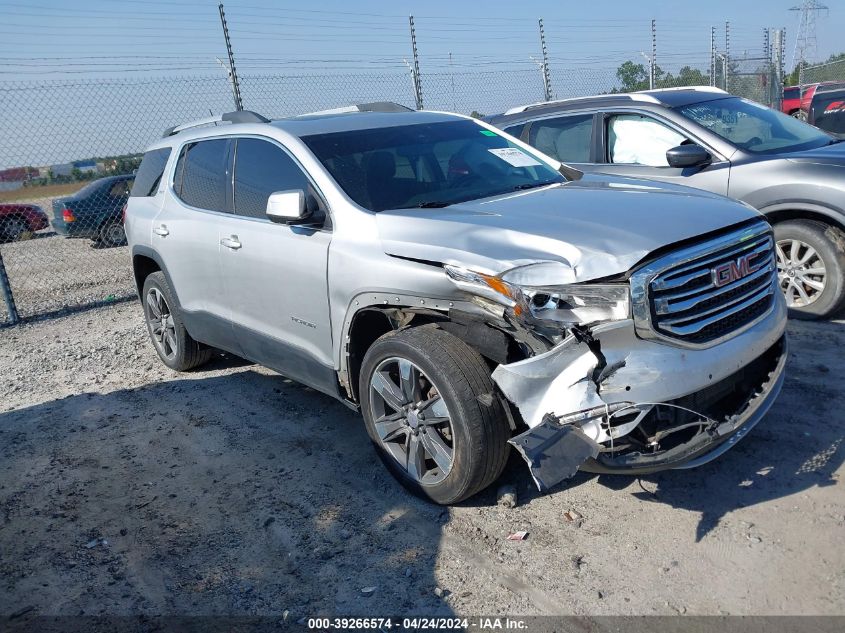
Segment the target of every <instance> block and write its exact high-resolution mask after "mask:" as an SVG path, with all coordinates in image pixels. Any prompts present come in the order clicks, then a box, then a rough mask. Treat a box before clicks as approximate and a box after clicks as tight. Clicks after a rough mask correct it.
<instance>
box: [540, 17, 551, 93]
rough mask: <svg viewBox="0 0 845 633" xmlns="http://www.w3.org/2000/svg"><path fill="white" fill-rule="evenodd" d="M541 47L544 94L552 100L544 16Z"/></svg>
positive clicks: (541, 19) (541, 25)
mask: <svg viewBox="0 0 845 633" xmlns="http://www.w3.org/2000/svg"><path fill="white" fill-rule="evenodd" d="M540 48H541V49H542V52H543V66H542V70H543V94H544V95H545V98H546V101H551V100H552V76H551V73H550V72H549V52H548V50H547V49H546V33H545V31H543V18H540Z"/></svg>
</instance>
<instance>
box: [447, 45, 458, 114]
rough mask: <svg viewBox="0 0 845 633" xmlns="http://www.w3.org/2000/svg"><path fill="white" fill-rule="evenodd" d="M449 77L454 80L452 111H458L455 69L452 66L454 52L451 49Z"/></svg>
mask: <svg viewBox="0 0 845 633" xmlns="http://www.w3.org/2000/svg"><path fill="white" fill-rule="evenodd" d="M449 78H450V80H451V82H452V112H457V111H458V106H457V105H456V104H455V70H454V68H452V52H451V51H449Z"/></svg>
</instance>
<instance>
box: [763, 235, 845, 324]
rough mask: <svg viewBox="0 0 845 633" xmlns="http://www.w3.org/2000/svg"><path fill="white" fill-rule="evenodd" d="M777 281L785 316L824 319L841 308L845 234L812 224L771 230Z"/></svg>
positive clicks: (844, 300)
mask: <svg viewBox="0 0 845 633" xmlns="http://www.w3.org/2000/svg"><path fill="white" fill-rule="evenodd" d="M774 230H775V242H776V244H777V249H776V250H777V260H778V279H779V281H780V286H781V290H783V292H784V294H785V295H786V300H787V306H788V307H789V316H790V317H792V318H795V319H825V318H829V317H831V316H833V315H834V314H836V313H837V312H838V311H839V310H841V309H843V307H845V234H843V232H842V231H840V230H839V229H838V228H836V227H833V226H830V225H828V224H825V223H823V222H818V221H816V220H787V221H785V222H778V223H777V224H775V226H774Z"/></svg>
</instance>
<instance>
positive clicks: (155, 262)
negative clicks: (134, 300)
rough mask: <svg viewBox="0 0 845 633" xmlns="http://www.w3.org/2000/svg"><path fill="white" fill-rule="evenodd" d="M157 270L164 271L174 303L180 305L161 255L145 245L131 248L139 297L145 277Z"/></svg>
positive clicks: (133, 270)
mask: <svg viewBox="0 0 845 633" xmlns="http://www.w3.org/2000/svg"><path fill="white" fill-rule="evenodd" d="M159 271H160V272H162V273H164V276H165V278H167V284H168V285H169V286H170V290H171V292H173V297H174V299H175V300H176V304H177V306H179V307H181V305H180V304H179V296H178V294H177V293H176V288H175V287H174V285H173V280H172V279H171V278H170V275H169V274H168V272H167V266H165V265H164V262H163V261H162V259H161V256H160V255H159V254H158V253H157V252H156V251H154V250H153V249H151V248H147V247H145V246H135V247H134V248H133V249H132V274H133V276H134V278H135V287H136V289H137V290H138V296H139V297H141V295H142V293H143V291H144V282H145V281H146V279H147V277H149V276H150V275H151V274H152V273H154V272H159Z"/></svg>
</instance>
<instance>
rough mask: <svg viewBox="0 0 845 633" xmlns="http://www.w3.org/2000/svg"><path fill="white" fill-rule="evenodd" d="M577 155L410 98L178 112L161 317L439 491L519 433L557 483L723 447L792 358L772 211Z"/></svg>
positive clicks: (181, 365)
mask: <svg viewBox="0 0 845 633" xmlns="http://www.w3.org/2000/svg"><path fill="white" fill-rule="evenodd" d="M212 124H214V125H212ZM566 173H567V168H566V167H564V166H562V165H561V164H560V163H558V162H556V161H555V160H553V159H551V158H549V157H547V156H545V155H543V154H540V153H538V151H537V150H534V149H532V148H531V147H530V146H528V145H527V144H525V143H523V142H521V141H519V140H517V139H515V138H513V137H511V136H509V135H507V134H505V133H502V132H501V131H499V130H497V129H495V128H493V127H492V126H490V125H488V124H486V123H484V122H480V121H476V120H473V119H470V118H467V117H462V116H458V115H454V114H445V113H436V112H412V111H408V110H407V109H405V108H402V107H401V106H396V105H393V104H367V105H364V106H356V107H352V108H348V109H344V110H341V111H330V112H324V113H317V114H313V115H305V116H300V117H295V118H289V119H284V120H278V121H272V122H271V121H268V120H267V119H264V118H263V117H261V116H259V115H257V114H254V113H251V112H243V111H242V112H236V113H230V114H227V115H223V116H221V117H217V118H212V119H206V120H204V121H199V122H196V123H193V124H188V125H185V126H181V127H178V128H175V129H171V130H168V131H167V132H166V134H165V137H164V138H163V139H161V140H160V141H159V142H157V143H155V144H154V145H153V146H152V147H151V148H150V149H149V150H148V151H147V153H146V154H145V155H144V160H143V162H142V164H141V167H140V169H139V170H138V173H137V177H136V180H135V185H134V188H133V190H132V195H131V198H130V201H129V204H128V208H127V213H126V232H127V236H128V239H129V243H130V245H131V253H132V266H133V269H134V274H135V279H136V281H137V287H138V292H139V294H140V296H141V300H142V303H143V308H144V314H145V317H146V321H147V326H148V328H149V333H150V337H151V339H152V342H153V344H154V346H155V349H156V351H157V352H158V354H159V356H160V357H161V360H162V361H163V362H164V363H165V364H166V365H167V366H168V367H170V368H172V369H175V370H178V371H184V370H188V369H192V368H194V367H197V366H199V365H200V364H202V363H203V362H205V361H207V360H208V359H209V358H210V357H211V355H212V353H213V351H214V350H215V349H220V350H225V351H227V352H230V353H233V354H236V355H238V356H242V357H244V358H247V359H249V360H251V361H254V362H256V363H260V364H262V365H265V366H267V367H270V368H272V369H274V370H277V371H278V372H280V373H282V374H284V375H286V376H288V377H290V378H292V379H295V380H297V381H299V382H302V383H304V384H306V385H309V386H311V387H313V388H314V389H317V390H319V391H321V392H323V393H325V394H328V395H330V396H333V397H335V398H338V399H339V400H341V401H343V402H344V403H346V404H347V405H349V406H350V407H352V408H353V409H356V410H360V411H361V413H362V414H363V417H364V421H365V424H366V428H367V432H368V433H369V435H370V437H371V438H372V441H373V443H374V444H375V446H376V448H377V451H378V454H379V455H380V457H381V458H382V460H383V461H384V463H385V464H386V466H387V467H388V468H389V469H390V471H391V472H392V473H393V474H394V475H395V476H396V477H397V478H398V479H399V480H400V481H401V482H402V483H403V484H404V485H406V486H407V487H408V488H410V489H411V490H413V491H415V492H417V493H418V494H421V495H423V496H425V497H428V498H430V499H432V500H434V501H436V502H438V503H444V504H448V503H455V502H458V501H460V500H462V499H465V498H467V497H469V496H470V495H472V494H474V493H476V492H478V491H480V490H482V489H483V488H485V487H486V486H488V485H490V484H491V483H492V482H494V481H495V480H496V478H497V477H498V476H499V474H500V473H501V472H502V469H503V468H504V466H505V462H506V459H507V456H508V452H509V447H510V445H512V446H514V447H516V449H517V450H518V451H519V452H520V453H521V455H522V456H523V457H524V458H525V461H526V462H527V463H528V467H529V469H530V472H531V475H532V477H533V478H534V480H535V482H536V483H537V485H538V487H539V488H540V489H541V490H544V489H547V488H549V487H551V486H553V485H555V484H557V483H558V482H560V481H562V480H564V479H566V478H568V477H570V476H572V475H573V474H574V473H575V472H576V471H577V470H579V469H581V470H585V471H591V472H626V473H645V472H653V471H656V470H662V469H667V468H687V467H692V466H697V465H699V464H703V463H705V462H708V461H710V460H712V459H714V458H715V457H716V456H718V455H720V454H721V453H723V452H724V451H726V450H727V449H728V448H730V447H731V446H733V445H734V444H736V442H737V441H738V440H739V439H740V438H741V437H743V436H744V435H745V434H746V433H747V432H748V431H749V429H751V428H752V427H753V426H754V425H755V424H756V423H757V422H758V421H759V420H760V418H761V417H762V416H763V415H764V414H765V412H766V411H767V410H768V408H769V406H770V405H771V404H772V401H773V400H774V399H775V398H776V396H777V394H778V392H779V390H780V387H781V384H782V381H783V368H784V361H785V357H786V342H785V338H784V328H785V323H786V307H785V304H784V299H783V296H782V295H781V293H780V292H778V281H777V274H776V268H775V258H774V247H773V242H772V231H771V227H770V226H769V224H768V223H767V222H766V221H765V220H764V219H763V218H762V216H761V215H760V214H759V213H758V212H756V211H754V210H753V209H751V208H750V207H747V206H745V205H742V204H740V203H737V202H733V201H730V200H728V199H727V198H723V197H721V196H717V195H714V194H710V193H705V192H702V191H697V190H692V189H687V188H684V187H673V186H671V185H657V184H655V183H653V182H651V183H650V182H647V181H637V180H631V179H619V178H617V179H614V178H612V177H598V176H589V175H588V176H586V177H584V178H582V179H580V180H570V179H569V178H567V176H566Z"/></svg>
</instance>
